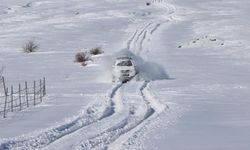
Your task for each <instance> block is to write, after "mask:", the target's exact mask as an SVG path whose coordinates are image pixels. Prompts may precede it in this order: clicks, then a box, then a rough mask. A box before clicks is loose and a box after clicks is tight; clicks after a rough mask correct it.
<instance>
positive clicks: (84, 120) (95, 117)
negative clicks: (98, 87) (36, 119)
mask: <svg viewBox="0 0 250 150" xmlns="http://www.w3.org/2000/svg"><path fill="white" fill-rule="evenodd" d="M121 86H122V84H117V85H115V86H114V87H113V88H112V90H111V93H110V94H109V96H108V100H107V101H106V102H104V103H103V104H93V105H92V106H90V107H88V108H87V110H86V112H85V114H83V115H82V116H79V117H78V118H76V119H74V120H73V121H71V122H69V123H65V124H62V125H60V126H57V127H54V128H51V129H48V130H46V131H42V132H41V133H39V134H37V135H35V136H31V137H28V138H25V137H20V138H16V139H10V140H8V139H7V140H4V142H2V143H0V149H4V150H8V149H25V150H29V149H32V150H33V149H40V148H43V147H45V146H47V145H49V144H51V143H52V142H55V141H57V140H58V139H60V138H62V137H64V136H67V135H69V134H72V133H73V132H76V131H77V130H79V129H81V128H83V127H86V126H90V125H91V124H93V123H95V122H97V121H101V120H103V119H104V118H107V117H110V116H112V115H113V114H114V113H115V106H114V105H115V104H114V102H113V98H114V96H115V94H116V92H117V91H118V90H119V88H121Z"/></svg>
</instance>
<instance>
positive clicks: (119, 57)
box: [116, 56, 131, 60]
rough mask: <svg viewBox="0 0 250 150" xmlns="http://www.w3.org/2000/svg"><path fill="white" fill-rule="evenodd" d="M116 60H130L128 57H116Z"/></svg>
mask: <svg viewBox="0 0 250 150" xmlns="http://www.w3.org/2000/svg"><path fill="white" fill-rule="evenodd" d="M116 59H118V60H119V59H131V58H130V57H128V56H121V57H117V58H116Z"/></svg>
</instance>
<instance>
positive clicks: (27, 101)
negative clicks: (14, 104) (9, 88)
mask: <svg viewBox="0 0 250 150" xmlns="http://www.w3.org/2000/svg"><path fill="white" fill-rule="evenodd" d="M25 95H26V104H27V107H29V96H28V83H27V81H25Z"/></svg>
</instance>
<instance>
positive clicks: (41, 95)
mask: <svg viewBox="0 0 250 150" xmlns="http://www.w3.org/2000/svg"><path fill="white" fill-rule="evenodd" d="M39 86H40V89H39V96H40V102H42V101H43V89H42V79H40V85H39Z"/></svg>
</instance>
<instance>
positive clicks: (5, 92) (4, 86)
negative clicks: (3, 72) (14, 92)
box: [2, 77, 7, 96]
mask: <svg viewBox="0 0 250 150" xmlns="http://www.w3.org/2000/svg"><path fill="white" fill-rule="evenodd" d="M2 81H3V90H4V94H5V96H7V91H6V85H5V80H4V77H2Z"/></svg>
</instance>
